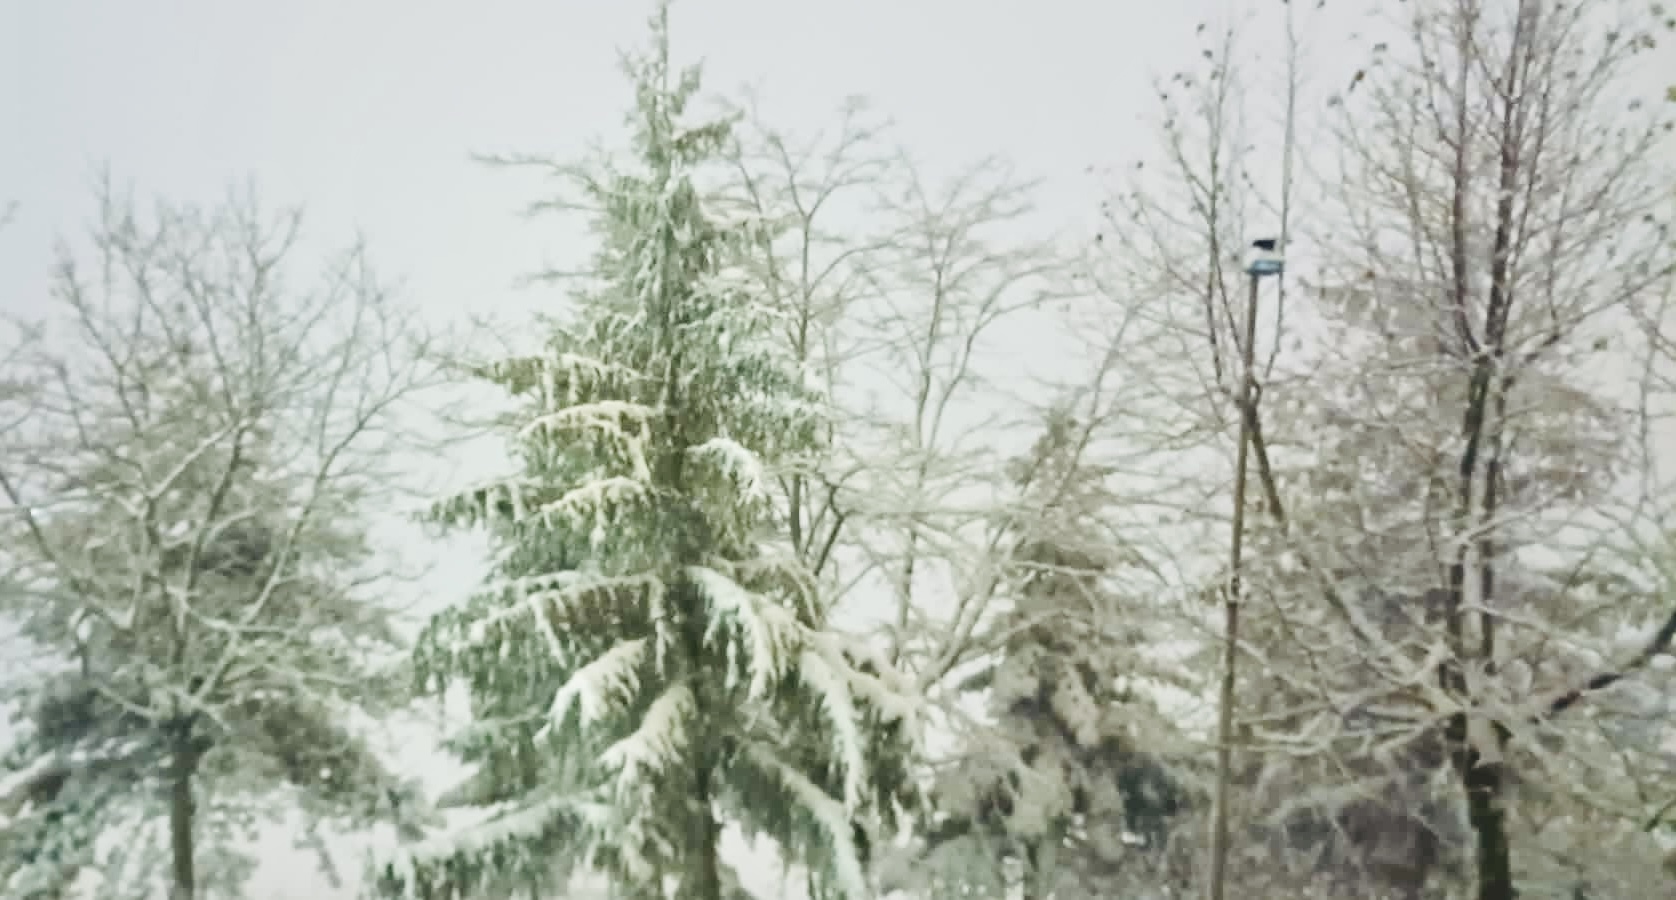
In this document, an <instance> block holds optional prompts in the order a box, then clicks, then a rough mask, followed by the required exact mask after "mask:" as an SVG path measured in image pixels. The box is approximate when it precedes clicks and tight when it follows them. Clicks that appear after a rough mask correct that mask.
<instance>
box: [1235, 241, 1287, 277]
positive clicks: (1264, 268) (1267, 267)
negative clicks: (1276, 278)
mask: <svg viewBox="0 0 1676 900" xmlns="http://www.w3.org/2000/svg"><path fill="white" fill-rule="evenodd" d="M1278 243H1279V242H1278V241H1276V240H1275V239H1274V238H1264V239H1262V240H1260V241H1252V242H1251V253H1250V255H1249V256H1248V257H1247V259H1246V263H1245V271H1246V272H1248V273H1250V274H1251V276H1252V277H1253V278H1261V277H1263V276H1264V275H1279V274H1280V273H1281V272H1282V271H1284V270H1285V269H1286V261H1285V260H1284V259H1282V258H1281V255H1280V251H1279V249H1277V247H1276V245H1277V244H1278Z"/></svg>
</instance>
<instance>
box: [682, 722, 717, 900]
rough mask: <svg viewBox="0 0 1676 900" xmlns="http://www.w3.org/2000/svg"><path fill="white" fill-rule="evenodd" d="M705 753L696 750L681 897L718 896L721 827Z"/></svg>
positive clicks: (713, 899) (710, 899) (695, 899)
mask: <svg viewBox="0 0 1676 900" xmlns="http://www.w3.org/2000/svg"><path fill="white" fill-rule="evenodd" d="M709 755H710V754H709V753H707V752H704V751H700V763H699V769H698V773H697V777H696V778H695V779H694V784H693V787H694V791H693V794H694V796H693V803H694V804H695V805H696V806H697V807H698V808H697V809H696V810H695V815H694V816H693V828H694V831H695V832H696V833H695V834H693V836H692V843H691V845H690V846H691V848H692V866H693V868H692V869H691V870H689V872H688V877H687V879H686V880H687V882H688V883H686V884H684V885H682V886H681V887H682V890H681V897H682V900H687V898H691V900H722V873H721V849H722V848H721V842H722V841H721V838H722V828H721V825H720V823H718V822H717V821H716V812H715V808H714V806H713V804H712V803H711V797H712V796H714V794H715V785H714V784H713V779H712V776H713V773H712V771H711V767H710V764H709V759H708V757H709Z"/></svg>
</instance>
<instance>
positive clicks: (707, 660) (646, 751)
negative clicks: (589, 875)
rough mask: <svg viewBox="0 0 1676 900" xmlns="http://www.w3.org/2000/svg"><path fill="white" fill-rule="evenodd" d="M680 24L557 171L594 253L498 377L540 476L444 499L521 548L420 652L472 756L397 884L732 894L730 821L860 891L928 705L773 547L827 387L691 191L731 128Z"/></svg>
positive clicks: (442, 622)
mask: <svg viewBox="0 0 1676 900" xmlns="http://www.w3.org/2000/svg"><path fill="white" fill-rule="evenodd" d="M667 23H668V18H667V8H666V6H665V5H663V4H660V5H659V8H658V11H657V13H656V14H655V15H654V17H653V19H652V30H653V42H652V43H653V46H652V52H651V53H650V54H647V55H645V56H641V57H637V58H631V59H630V60H629V61H628V65H627V69H628V71H629V74H630V75H631V77H632V78H633V80H634V83H635V99H636V103H635V106H634V112H633V114H632V116H631V119H630V123H631V125H632V128H633V137H634V148H635V151H636V152H635V153H634V154H633V155H632V157H631V158H629V159H615V160H610V161H605V162H602V163H600V164H599V165H598V166H596V167H580V168H568V167H567V168H565V169H564V172H565V174H566V175H568V176H570V177H571V178H572V179H573V183H574V184H575V186H576V187H577V188H578V189H579V190H580V192H581V193H582V194H583V195H584V197H585V199H586V201H587V202H588V203H587V205H588V206H589V207H591V208H592V209H594V210H595V211H596V216H597V218H596V221H595V226H596V231H597V234H598V238H599V241H600V246H599V249H598V252H597V254H596V257H595V260H594V264H593V267H592V270H591V275H592V276H593V278H592V280H591V284H590V285H589V286H588V287H587V288H585V289H583V290H581V291H580V292H579V294H578V295H577V296H576V298H575V300H576V302H575V307H574V308H575V315H574V316H573V317H572V318H570V319H569V320H568V321H566V322H564V323H562V324H557V323H555V324H554V325H553V326H552V332H551V334H550V336H549V338H548V340H547V341H546V347H545V352H543V353H540V354H538V355H535V356H531V357H527V358H517V359H507V360H503V361H500V362H497V363H494V364H491V365H487V366H484V367H482V368H481V369H480V371H479V373H478V374H480V375H481V376H482V377H484V378H487V379H488V380H489V381H491V382H493V383H495V384H497V385H500V386H502V387H503V388H504V389H505V390H507V391H508V392H510V393H511V394H513V395H514V396H516V397H518V398H520V399H521V400H522V401H523V404H524V405H523V407H522V409H523V412H522V414H521V420H522V421H521V423H520V424H521V427H519V428H518V429H517V432H516V439H515V446H516V448H517V453H518V456H519V458H520V461H521V467H522V472H521V473H520V474H519V475H517V476H516V477H512V478H507V479H504V480H499V481H497V482H495V483H492V484H489V485H486V486H482V487H480V488H477V489H474V490H471V491H468V492H465V493H463V494H461V495H459V496H457V497H454V498H451V499H449V500H446V501H444V502H442V503H440V504H439V505H438V506H437V508H436V510H435V512H436V517H437V519H438V520H439V521H441V522H443V523H446V524H450V525H455V526H479V527H482V528H484V529H486V530H487V531H488V533H489V534H490V535H491V536H492V537H493V538H494V539H495V540H496V541H497V542H498V544H499V545H500V547H501V548H502V551H501V554H500V557H499V560H498V564H497V566H496V571H495V573H494V579H493V583H492V584H491V585H489V586H488V587H487V588H486V589H485V590H483V591H481V592H480V593H479V594H478V595H476V596H474V597H472V598H470V599H469V600H467V601H466V602H464V603H462V604H460V605H458V606H457V607H456V608H454V609H452V610H449V611H447V612H444V613H443V614H441V615H439V616H438V617H437V618H436V619H435V620H434V621H433V623H432V625H431V627H430V628H429V629H428V631H427V633H426V634H425V635H424V637H423V639H422V641H421V649H420V651H419V653H418V655H417V661H418V664H419V665H418V667H419V669H420V670H421V674H422V677H423V678H425V679H426V680H427V685H428V686H429V687H431V688H433V689H440V688H441V687H442V686H444V685H447V684H462V685H464V686H465V687H466V688H467V689H468V690H469V693H470V695H471V699H472V705H473V718H474V720H475V721H474V722H473V723H472V724H471V725H470V726H469V728H468V730H467V733H466V734H464V735H460V736H458V737H457V740H456V741H455V747H456V749H457V750H459V751H460V752H461V754H462V755H464V756H465V757H466V758H468V759H470V760H472V761H473V762H475V763H476V764H477V766H478V767H479V773H478V777H477V778H476V779H475V781H474V783H473V784H472V785H471V786H469V787H468V788H467V790H466V793H467V794H469V795H470V796H466V797H462V798H458V799H464V800H469V801H471V802H472V804H473V805H476V806H478V807H480V812H481V817H480V821H479V822H478V823H477V824H475V825H474V826H472V827H469V828H467V829H466V830H465V832H464V833H463V834H457V835H452V836H444V837H439V838H437V839H436V840H435V841H434V842H432V843H428V844H426V845H424V846H419V847H410V848H407V852H405V853H404V854H403V856H402V858H401V859H400V860H399V861H398V862H397V863H395V864H391V865H389V866H387V867H386V868H385V869H384V871H383V884H384V886H385V888H386V889H387V890H389V891H390V892H391V893H403V892H410V893H413V894H417V895H419V896H431V897H434V896H438V895H447V896H456V895H470V896H492V895H496V894H502V893H504V892H507V891H511V890H527V889H529V888H533V887H539V886H542V885H546V884H552V883H554V882H555V881H556V880H557V879H559V878H561V877H563V876H565V875H566V874H567V870H569V869H571V868H585V869H589V870H598V871H603V872H604V873H605V874H606V875H607V876H608V877H609V878H610V879H611V881H612V884H613V886H614V888H615V889H616V890H617V892H618V893H619V894H620V895H622V896H631V897H662V896H677V897H681V898H691V900H719V898H721V897H723V896H726V895H727V894H728V890H727V886H726V885H725V883H724V882H725V880H726V877H727V876H726V872H727V869H726V866H725V865H723V863H722V861H721V859H720V854H719V842H720V836H721V832H722V827H723V825H724V823H728V822H733V823H737V824H739V825H741V826H742V827H744V828H745V830H746V831H747V832H751V833H766V834H769V835H771V836H772V837H774V838H775V839H776V840H778V841H779V843H780V845H781V847H783V848H784V849H785V850H786V851H787V852H788V853H789V854H791V855H793V856H794V857H795V858H796V859H797V860H798V861H799V862H802V863H805V864H807V865H808V866H809V868H810V870H811V873H812V881H813V882H815V886H816V887H817V889H819V890H822V891H823V892H824V891H837V892H841V893H842V894H844V895H847V896H851V897H863V896H870V895H871V891H870V889H869V887H868V884H867V881H868V878H867V868H868V864H869V863H868V846H867V845H868V838H867V835H868V834H869V830H870V828H871V827H874V826H877V825H879V824H885V825H889V824H890V822H889V819H890V815H891V810H892V807H893V804H892V803H891V799H892V798H891V796H890V795H891V794H892V793H898V792H900V791H901V790H902V785H903V784H905V781H906V779H905V776H904V775H903V764H902V758H901V754H900V753H899V747H900V745H901V740H902V738H901V735H902V733H903V731H902V726H903V725H904V724H905V716H907V715H908V714H909V713H910V712H911V706H910V705H909V704H908V703H907V701H906V700H905V693H904V692H903V691H902V690H901V688H900V686H899V684H898V683H897V682H895V680H894V679H893V677H892V675H891V674H890V672H889V671H888V670H887V669H886V668H885V667H883V666H882V665H879V664H875V663H872V662H869V661H868V660H867V658H866V657H864V656H863V655H861V654H860V653H859V652H858V651H857V650H855V649H854V648H853V647H852V646H851V645H849V644H848V643H847V642H845V641H844V640H842V639H841V638H840V637H838V636H837V635H836V634H834V633H832V632H829V631H827V630H825V629H824V627H823V610H824V606H825V604H823V603H822V602H821V599H820V597H819V596H818V595H817V590H816V585H815V582H814V579H813V578H812V577H810V575H809V573H808V572H807V571H806V570H805V569H804V568H802V567H801V565H800V564H799V563H798V562H797V561H796V559H795V558H794V557H793V556H792V555H791V554H790V553H789V552H785V551H783V550H781V549H780V548H781V547H783V546H784V539H783V536H781V535H779V534H778V530H779V529H780V528H781V527H782V523H781V521H780V515H779V512H780V507H779V504H777V503H776V501H775V498H774V495H773V493H772V491H771V490H770V486H771V485H772V483H773V476H774V475H775V474H776V473H777V472H778V471H782V470H784V469H785V468H787V467H790V466H795V465H799V464H801V463H804V462H806V461H808V460H809V459H810V458H811V456H812V455H813V454H817V453H818V452H819V451H820V449H821V447H820V443H819V436H820V435H821V434H822V433H823V431H824V429H823V428H822V427H821V426H822V417H823V411H824V409H825V404H824V403H823V402H822V399H821V398H820V397H819V396H817V395H816V394H814V393H812V392H811V391H810V390H809V389H808V388H807V387H806V384H807V379H806V378H805V376H804V374H803V373H802V372H801V370H800V369H799V367H798V366H797V365H796V364H795V363H794V362H792V361H790V359H789V357H787V356H786V355H785V353H784V348H783V346H782V345H780V344H779V343H778V342H777V340H776V338H775V335H776V333H777V331H776V325H777V322H776V320H775V317H774V313H773V311H772V309H771V308H770V307H769V305H768V304H767V303H766V302H765V301H764V299H763V298H761V297H759V296H757V295H756V294H755V293H754V292H753V290H752V289H751V287H750V285H749V281H748V279H747V278H746V277H745V275H744V272H745V268H744V266H743V265H742V264H743V263H744V262H745V261H746V260H747V259H748V254H751V253H753V252H757V251H758V249H759V248H761V247H762V246H763V244H764V241H765V239H766V238H767V237H768V235H766V234H765V233H764V229H763V227H762V226H761V225H760V224H759V223H755V222H743V221H726V220H723V218H722V217H720V216H718V215H716V214H715V213H714V212H713V204H712V201H711V199H710V198H709V197H708V196H707V195H706V194H705V193H703V191H702V189H701V187H700V186H699V185H700V182H701V180H702V179H703V177H704V174H703V173H704V167H705V166H706V165H707V164H708V163H710V162H711V161H712V160H714V159H716V158H717V155H718V154H719V152H720V151H721V150H722V149H723V146H724V143H725V142H726V141H727V140H728V137H729V129H728V123H726V122H713V123H708V124H702V125H698V126H696V127H688V126H687V125H685V124H684V112H685V109H686V107H687V105H688V103H689V101H690V99H691V98H692V97H693V95H694V93H695V91H696V90H697V88H698V74H697V70H696V69H689V70H686V71H684V72H672V71H671V69H670V64H669V54H668V29H667Z"/></svg>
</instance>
